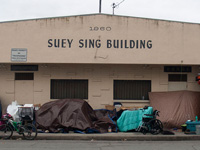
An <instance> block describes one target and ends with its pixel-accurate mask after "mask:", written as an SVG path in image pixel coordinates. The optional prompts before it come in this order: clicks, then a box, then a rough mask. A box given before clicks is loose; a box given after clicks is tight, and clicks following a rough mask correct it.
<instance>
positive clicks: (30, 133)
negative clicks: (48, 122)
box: [21, 124, 37, 140]
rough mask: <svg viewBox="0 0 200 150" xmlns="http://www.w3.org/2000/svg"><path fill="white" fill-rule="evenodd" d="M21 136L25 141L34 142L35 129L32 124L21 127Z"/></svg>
mask: <svg viewBox="0 0 200 150" xmlns="http://www.w3.org/2000/svg"><path fill="white" fill-rule="evenodd" d="M21 128H23V136H24V138H25V139H26V140H34V139H35V138H36V137H37V128H36V127H35V126H34V125H33V124H26V125H24V126H22V127H21Z"/></svg>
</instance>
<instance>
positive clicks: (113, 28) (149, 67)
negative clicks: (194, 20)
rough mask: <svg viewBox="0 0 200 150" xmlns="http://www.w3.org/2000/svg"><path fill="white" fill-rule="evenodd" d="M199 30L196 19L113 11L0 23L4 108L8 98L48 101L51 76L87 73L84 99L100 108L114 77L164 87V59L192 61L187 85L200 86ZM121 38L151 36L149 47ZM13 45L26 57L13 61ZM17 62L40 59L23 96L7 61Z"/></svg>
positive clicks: (108, 96)
mask: <svg viewBox="0 0 200 150" xmlns="http://www.w3.org/2000/svg"><path fill="white" fill-rule="evenodd" d="M95 27H99V30H97V31H96V28H95ZM102 27H103V28H102ZM106 29H107V30H106ZM199 35H200V25H199V24H190V23H180V22H170V21H161V20H153V19H142V18H133V17H121V16H112V15H87V16H74V17H60V18H49V19H36V20H27V21H16V22H4V23H0V53H1V56H0V99H1V101H2V104H3V107H4V109H5V108H6V106H7V105H8V104H10V103H11V102H12V101H13V100H17V101H18V103H21V104H25V103H27V102H28V103H30V100H32V103H34V104H43V103H45V102H48V101H51V99H50V80H51V79H88V81H89V96H88V100H87V101H88V102H89V103H90V104H91V106H92V107H93V108H104V105H107V104H113V80H115V79H122V80H129V79H130V80H151V81H152V91H168V73H165V72H164V71H163V66H164V65H193V66H192V72H191V73H187V74H188V81H187V90H194V91H200V86H199V85H198V84H197V83H196V81H195V77H196V75H197V74H198V73H199V64H200V59H199V58H200V57H199V56H200V55H199V43H200V36H199ZM49 39H52V40H54V39H60V40H62V39H66V40H65V41H66V42H67V39H68V40H73V41H72V43H71V47H69V44H67V43H66V44H64V46H65V48H62V47H59V48H55V47H48V46H50V44H49V43H48V40H49ZM80 39H83V40H84V41H85V40H86V39H87V40H89V39H91V40H100V41H101V42H100V44H101V47H99V48H97V47H94V48H89V47H86V46H84V47H83V48H80V47H79V46H81V44H80V43H79V40H80ZM107 40H111V41H112V42H113V40H123V47H122V48H113V47H112V48H108V47H107ZM125 40H127V42H129V41H130V40H134V41H135V42H136V40H143V41H144V40H145V41H146V42H147V41H148V40H151V44H152V47H151V48H147V46H145V48H141V49H140V48H136V47H134V48H125V46H124V44H125ZM12 48H25V49H27V61H26V62H14V61H13V62H12V61H11V49H12ZM17 63H19V64H38V65H39V71H36V72H34V81H33V90H32V92H33V97H30V96H31V94H28V93H25V92H24V91H21V93H20V94H21V95H22V96H23V95H24V96H29V97H30V98H29V100H27V101H26V100H21V99H16V81H15V80H14V75H15V72H14V71H10V65H11V64H17ZM19 91H20V89H18V90H17V92H19ZM18 94H19V93H18ZM27 99H28V98H27ZM123 105H124V106H133V105H134V106H144V105H149V101H148V100H146V101H141V100H140V101H135V100H134V101H123Z"/></svg>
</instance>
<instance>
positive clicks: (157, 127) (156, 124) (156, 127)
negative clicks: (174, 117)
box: [148, 119, 163, 135]
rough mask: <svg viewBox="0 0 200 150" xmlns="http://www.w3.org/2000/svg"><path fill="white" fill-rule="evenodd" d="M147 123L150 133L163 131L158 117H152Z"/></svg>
mask: <svg viewBox="0 0 200 150" xmlns="http://www.w3.org/2000/svg"><path fill="white" fill-rule="evenodd" d="M148 124H149V127H150V132H151V134H154V135H156V134H159V133H160V132H162V131H163V124H162V122H161V121H160V120H158V119H153V120H151V121H149V123H148Z"/></svg>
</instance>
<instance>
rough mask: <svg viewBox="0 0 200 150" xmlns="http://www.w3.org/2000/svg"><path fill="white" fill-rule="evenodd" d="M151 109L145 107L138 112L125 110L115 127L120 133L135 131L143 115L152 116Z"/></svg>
mask: <svg viewBox="0 0 200 150" xmlns="http://www.w3.org/2000/svg"><path fill="white" fill-rule="evenodd" d="M152 113H153V108H152V107H145V108H144V109H138V110H126V111H123V113H122V114H121V116H120V117H119V119H118V120H117V126H118V128H119V130H120V131H122V132H126V131H130V130H135V129H137V128H138V127H139V125H140V123H142V117H143V116H144V114H152Z"/></svg>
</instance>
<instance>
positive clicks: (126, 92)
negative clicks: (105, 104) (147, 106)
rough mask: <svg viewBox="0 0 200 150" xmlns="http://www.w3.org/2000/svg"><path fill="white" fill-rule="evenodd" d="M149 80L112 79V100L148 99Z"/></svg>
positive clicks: (149, 90)
mask: <svg viewBox="0 0 200 150" xmlns="http://www.w3.org/2000/svg"><path fill="white" fill-rule="evenodd" d="M148 92H151V80H114V100H148V99H149V95H148Z"/></svg>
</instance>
